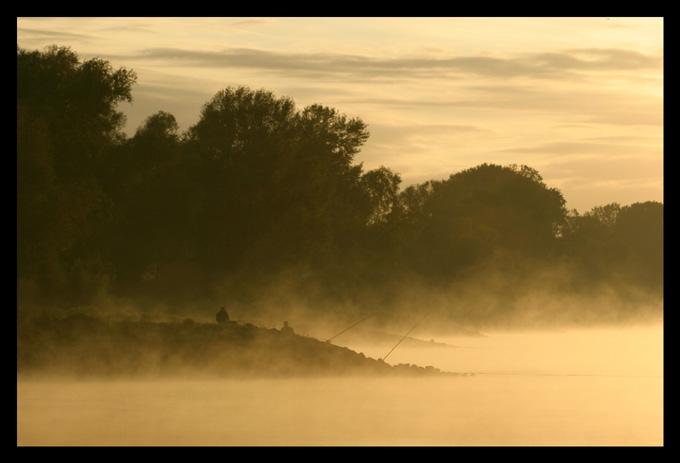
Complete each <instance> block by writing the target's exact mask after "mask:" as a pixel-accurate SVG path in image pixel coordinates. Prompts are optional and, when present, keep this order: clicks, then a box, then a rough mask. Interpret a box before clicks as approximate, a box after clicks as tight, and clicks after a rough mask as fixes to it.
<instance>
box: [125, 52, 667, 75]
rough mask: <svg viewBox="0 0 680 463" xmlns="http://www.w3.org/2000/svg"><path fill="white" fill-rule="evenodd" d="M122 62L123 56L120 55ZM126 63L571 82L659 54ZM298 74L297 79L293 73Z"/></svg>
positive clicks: (310, 56)
mask: <svg viewBox="0 0 680 463" xmlns="http://www.w3.org/2000/svg"><path fill="white" fill-rule="evenodd" d="M121 58H123V57H121ZM124 58H125V59H126V60H142V61H144V60H155V61H164V62H166V63H168V64H173V63H175V64H179V63H181V64H182V65H191V66H197V67H211V68H229V67H236V68H250V69H260V70H267V71H270V72H280V73H290V72H295V73H307V74H308V75H309V76H319V75H338V74H339V75H360V76H363V77H365V78H371V77H398V78H400V79H404V78H407V77H419V78H422V77H432V78H434V77H444V76H448V77H454V76H465V75H468V76H470V75H471V76H478V77H487V78H518V77H526V78H534V79H557V78H567V77H570V78H573V77H576V76H577V75H578V73H581V72H603V71H642V70H650V71H658V70H660V69H661V66H662V58H661V57H659V56H651V55H645V54H643V53H640V52H636V51H631V50H619V49H599V48H592V49H577V50H568V51H562V52H553V53H537V54H527V55H523V56H520V57H515V58H497V57H490V56H458V57H451V58H436V57H432V56H426V55H423V56H422V57H398V58H375V57H369V56H363V55H357V54H347V53H345V54H342V53H289V52H275V51H265V50H259V49H253V48H231V49H227V50H223V51H191V50H184V49H179V48H148V49H145V50H142V51H141V52H140V53H139V54H136V55H129V56H125V57H124ZM298 76H299V75H298Z"/></svg>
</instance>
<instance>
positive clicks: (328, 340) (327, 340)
mask: <svg viewBox="0 0 680 463" xmlns="http://www.w3.org/2000/svg"><path fill="white" fill-rule="evenodd" d="M375 314H376V312H373V313H372V314H371V315H369V316H368V317H366V318H364V319H363V320H361V321H358V322H356V323H355V324H354V325H352V326H350V327H349V328H345V329H344V330H342V331H340V332H339V333H338V334H336V335H335V336H333V337H332V338H329V339H326V342H330V341H331V339H334V338H337V337H338V336H340V335H341V334H342V333H344V332H345V331H347V330H349V329H350V328H354V327H355V326H357V325H358V324H359V323H362V322H365V321H366V320H368V319H369V318H371V317H372V316H373V315H375Z"/></svg>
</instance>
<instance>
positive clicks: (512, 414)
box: [17, 325, 664, 446]
mask: <svg viewBox="0 0 680 463" xmlns="http://www.w3.org/2000/svg"><path fill="white" fill-rule="evenodd" d="M348 334H349V332H348ZM412 334H413V336H416V337H415V338H414V339H415V340H416V341H419V340H420V341H424V342H420V343H419V342H415V341H414V342H413V343H411V344H410V345H409V344H408V343H407V342H406V341H404V342H403V343H402V344H400V345H399V346H398V347H397V348H396V349H395V350H394V351H393V352H392V353H391V354H390V356H389V358H388V362H389V363H392V364H397V363H400V362H406V363H418V364H428V365H430V364H431V365H434V366H435V367H437V368H442V369H444V370H449V369H450V370H454V371H459V372H463V371H467V372H471V373H475V375H473V376H459V377H413V378H387V377H354V378H353V377H327V378H305V379H298V378H288V379H284V378H281V379H275V380H267V379H241V380H239V379H212V380H204V381H201V380H198V379H196V378H176V379H173V380H151V381H149V380H136V381H134V380H122V379H121V380H113V381H100V380H88V381H71V380H59V381H54V380H43V381H25V380H21V381H18V382H17V444H18V445H39V446H40V445H163V446H175V445H218V446H219V445H225V446H230V445H252V446H260V445H264V446H267V445H275V446H290V445H305V446H308V445H313V446H325V445H349V446H356V445H359V446H361V445H390V446H400V445H407V446H408V445H441V446H456V445H472V446H497V445H510V446H513V445H532V446H533V445H539V446H544V445H547V446H551V445H558V446H565V445H566V446H571V445H586V446H588V445H596V446H599V445H614V446H628V445H632V446H638V445H643V446H657V445H663V431H664V428H663V402H664V388H663V375H664V370H663V327H662V326H661V325H645V326H638V327H627V328H620V327H619V328H597V329H580V330H567V329H565V330H551V331H532V332H529V331H522V332H520V331H512V332H500V331H492V332H485V333H483V335H482V336H472V335H455V336H450V337H441V336H440V337H437V338H432V339H431V340H428V338H427V336H426V334H427V333H425V332H418V329H416V330H414V331H413V332H412ZM342 339H343V336H342V335H341V336H338V337H337V338H336V339H335V340H334V341H333V342H334V343H335V344H338V345H341V344H342ZM356 339H357V338H354V339H352V342H353V343H354V344H353V345H351V348H352V349H354V350H357V351H361V352H364V353H365V354H366V355H367V356H373V355H375V356H378V357H380V356H384V355H385V353H386V352H387V351H388V350H389V349H391V348H392V347H393V344H392V342H391V341H390V342H389V343H387V342H381V343H375V342H373V343H371V342H363V343H362V344H359V342H356ZM430 341H432V342H433V344H434V346H433V347H430V346H428V345H427V344H428V343H429V342H430ZM348 344H350V343H348Z"/></svg>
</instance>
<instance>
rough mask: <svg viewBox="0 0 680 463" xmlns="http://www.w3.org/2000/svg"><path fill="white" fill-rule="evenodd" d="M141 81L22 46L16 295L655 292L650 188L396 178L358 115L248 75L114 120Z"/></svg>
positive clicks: (515, 176)
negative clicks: (646, 198)
mask: <svg viewBox="0 0 680 463" xmlns="http://www.w3.org/2000/svg"><path fill="white" fill-rule="evenodd" d="M135 80H136V77H135V74H134V72H132V71H130V70H126V69H119V70H114V69H113V68H112V67H111V65H110V64H109V63H108V62H106V61H103V60H100V59H91V60H87V61H80V59H79V58H78V56H77V55H76V54H75V53H74V52H73V51H71V50H70V49H68V48H60V47H56V46H55V47H50V48H48V49H46V50H44V51H43V52H40V51H34V52H29V51H26V50H22V49H21V48H19V47H17V207H18V211H17V285H18V298H19V305H20V306H21V305H22V304H37V305H40V304H48V305H49V306H56V307H72V306H75V305H85V304H97V303H100V302H101V301H103V300H112V301H133V303H135V304H136V305H137V306H138V307H144V306H146V305H147V303H153V304H155V305H163V306H165V307H166V308H167V309H168V310H175V311H181V310H182V309H183V308H184V307H186V306H188V305H193V304H204V306H205V307H211V308H210V309H209V310H208V312H209V313H210V314H213V313H214V307H219V306H220V305H222V303H223V302H224V301H225V300H226V301H228V302H229V303H232V304H240V305H241V306H243V307H257V306H258V305H266V304H271V302H272V301H273V300H275V301H276V302H277V303H279V304H281V306H284V305H285V303H286V302H287V301H286V300H285V298H288V299H289V300H290V301H291V303H293V302H295V303H304V304H306V305H307V306H309V307H314V308H315V309H316V310H319V311H326V310H327V309H329V308H330V307H347V306H354V307H361V306H363V307H366V306H368V305H374V306H375V305H380V309H381V310H390V307H395V306H396V305H395V302H396V301H398V300H403V299H404V289H405V288H407V287H408V286H409V285H411V284H412V282H414V281H417V282H418V285H419V286H421V287H424V288H430V289H431V290H432V291H437V290H440V289H441V288H447V287H451V286H455V285H456V284H462V283H463V282H469V281H470V280H473V279H475V278H477V277H479V276H482V277H483V276H485V275H489V274H490V272H494V273H495V274H500V275H503V277H504V278H506V279H507V285H506V286H514V287H517V286H518V281H519V280H520V279H521V278H523V279H524V280H534V279H536V278H537V274H538V273H540V271H542V270H543V269H546V268H551V269H555V268H558V267H559V268H563V269H568V272H569V273H568V276H567V277H563V279H562V280H560V282H559V284H558V286H561V288H562V289H563V290H564V291H566V292H574V291H582V292H585V293H587V292H588V291H597V290H598V289H599V288H602V287H604V286H606V287H608V288H610V289H611V288H613V290H614V291H615V292H619V293H620V294H622V295H623V297H627V296H628V295H629V294H633V293H635V294H638V293H639V292H644V293H645V294H648V295H651V297H657V298H660V297H662V292H663V204H660V203H656V202H646V203H636V204H632V205H630V206H626V207H620V206H619V205H618V204H611V205H606V206H601V207H597V208H594V209H593V210H592V211H589V212H586V213H584V214H582V215H581V214H579V213H578V212H576V211H567V210H566V209H565V200H564V198H563V197H562V194H561V193H560V192H559V191H558V190H557V189H555V188H550V187H548V186H547V185H546V184H545V183H544V182H543V179H542V178H541V176H540V175H539V173H538V172H537V171H536V170H534V169H532V168H530V167H527V166H515V165H510V166H498V165H491V164H482V165H479V166H477V167H473V168H470V169H467V170H464V171H462V172H458V173H455V174H452V175H451V176H450V178H448V179H446V180H431V181H429V182H425V183H422V184H419V185H412V186H409V187H407V188H405V189H403V190H401V191H400V184H401V178H400V176H399V175H398V174H397V173H395V172H393V171H392V170H391V169H389V168H388V167H381V168H378V169H374V170H370V171H364V169H363V166H362V165H361V164H360V163H356V162H355V160H354V156H355V155H356V154H357V153H358V152H359V151H360V149H361V147H362V146H363V144H364V143H365V142H366V140H367V139H368V137H369V132H368V127H367V125H366V124H365V123H364V122H363V121H361V120H360V119H358V118H348V117H346V116H345V115H343V114H341V113H339V112H338V111H337V110H335V109H332V108H328V107H324V106H321V105H311V106H308V107H306V108H303V109H301V110H298V109H297V108H296V107H295V104H294V102H293V101H292V100H290V99H289V98H285V97H284V98H278V97H276V96H275V95H273V94H272V93H271V92H268V91H265V90H252V89H250V88H247V87H238V88H233V87H229V88H225V89H224V90H221V91H219V92H218V93H217V94H216V95H215V96H214V97H213V98H212V99H211V100H210V101H208V102H207V103H206V104H205V105H204V107H203V109H202V111H201V114H200V117H199V120H198V122H197V123H196V124H195V125H193V126H192V127H191V128H190V129H189V130H188V131H187V132H186V133H179V127H178V125H177V122H176V120H175V118H174V116H173V115H171V114H169V113H166V112H163V111H159V112H157V113H155V114H153V115H151V116H149V118H148V119H147V120H146V121H145V122H144V123H143V124H142V126H140V127H139V129H138V130H137V131H136V133H135V135H134V136H133V137H131V138H127V137H126V136H124V135H123V134H122V133H121V132H120V129H121V126H122V122H123V120H124V118H123V115H122V114H121V113H119V112H117V111H116V109H115V108H116V104H117V103H119V102H121V101H131V100H132V86H133V84H134V83H135ZM528 268H530V269H533V272H531V271H530V272H527V271H526V269H528ZM521 275H523V277H520V276H521ZM516 293H517V291H516V290H514V292H513V294H516ZM509 295H510V291H508V292H507V293H504V294H500V293H499V297H500V296H503V297H510V296H509ZM218 301H219V302H218ZM508 306H509V305H508ZM503 310H506V309H503ZM507 310H511V309H507ZM497 312H498V311H497V310H496V312H494V313H493V314H491V313H489V314H488V315H489V316H491V315H496V314H497ZM456 315H457V316H459V317H463V318H464V317H465V316H467V315H469V316H470V319H476V320H478V319H480V318H482V317H483V316H486V315H487V314H486V313H482V312H478V313H476V314H469V313H468V314H467V315H465V313H463V312H457V314H456ZM201 329H208V328H201ZM131 336H132V335H131Z"/></svg>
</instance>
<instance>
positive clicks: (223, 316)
mask: <svg viewBox="0 0 680 463" xmlns="http://www.w3.org/2000/svg"><path fill="white" fill-rule="evenodd" d="M215 318H216V319H217V323H229V314H228V313H227V310H226V309H225V308H224V307H221V308H220V311H219V312H217V315H215Z"/></svg>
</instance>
